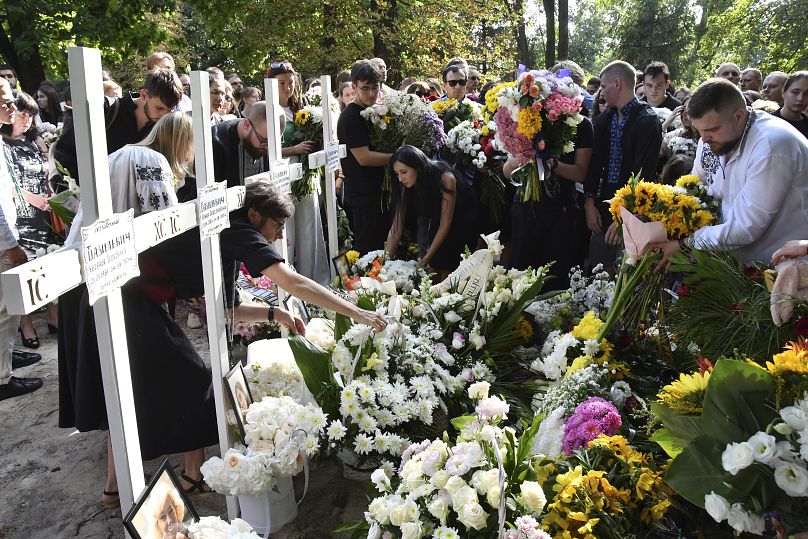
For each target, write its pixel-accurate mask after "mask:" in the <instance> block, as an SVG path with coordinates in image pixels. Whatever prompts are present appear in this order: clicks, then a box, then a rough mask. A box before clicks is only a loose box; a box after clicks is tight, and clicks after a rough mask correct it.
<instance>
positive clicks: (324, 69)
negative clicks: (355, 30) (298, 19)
mask: <svg viewBox="0 0 808 539" xmlns="http://www.w3.org/2000/svg"><path fill="white" fill-rule="evenodd" d="M336 12H337V10H336V9H335V8H334V4H332V3H331V2H323V38H322V39H321V40H320V47H321V48H322V50H323V55H322V60H321V61H320V74H321V75H331V76H332V77H335V76H336V75H337V71H339V67H340V66H339V65H337V64H336V62H335V61H334V55H333V54H331V52H332V51H334V49H336V47H337V39H336V38H335V37H334V28H333V27H334V19H335V18H336ZM338 89H339V88H332V90H338Z"/></svg>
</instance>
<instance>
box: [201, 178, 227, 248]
mask: <svg viewBox="0 0 808 539" xmlns="http://www.w3.org/2000/svg"><path fill="white" fill-rule="evenodd" d="M226 228H230V213H229V211H228V209H227V184H226V183H225V182H218V183H211V184H210V185H207V186H205V187H203V188H202V189H200V190H199V235H200V237H201V238H202V239H203V240H204V239H205V238H210V237H211V236H215V235H216V234H218V233H219V232H221V231H222V230H224V229H226Z"/></svg>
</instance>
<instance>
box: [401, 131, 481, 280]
mask: <svg viewBox="0 0 808 539" xmlns="http://www.w3.org/2000/svg"><path fill="white" fill-rule="evenodd" d="M390 172H391V176H394V177H396V178H398V181H394V182H392V190H393V225H392V226H391V227H390V232H389V233H388V234H387V255H388V256H390V257H394V256H395V254H396V251H397V250H398V245H399V242H400V241H401V237H402V235H403V234H404V229H405V228H407V217H408V214H409V215H410V216H411V217H414V218H415V219H416V222H417V224H416V230H417V238H418V247H419V257H420V263H421V265H423V266H430V267H432V268H433V269H434V270H436V271H437V272H438V276H439V278H444V277H445V276H446V275H448V274H449V273H450V272H451V271H452V270H454V269H455V268H457V266H458V265H459V264H460V254H461V253H462V252H463V250H464V249H465V248H466V246H468V247H470V248H471V247H473V246H474V244H475V238H474V236H473V230H475V226H474V221H475V220H476V217H477V216H476V213H477V212H476V207H477V205H476V204H475V203H474V194H473V190H472V187H471V186H470V185H468V184H466V183H465V182H464V181H463V180H462V178H461V176H460V174H458V173H457V171H456V170H455V169H453V168H452V167H451V166H450V165H448V164H447V163H444V162H443V161H433V160H432V159H429V158H428V157H427V156H426V155H424V152H422V151H421V150H419V149H418V148H416V147H415V146H410V145H404V146H402V147H401V148H399V149H398V150H396V151H395V152H393V156H392V157H391V158H390ZM410 212H412V213H410Z"/></svg>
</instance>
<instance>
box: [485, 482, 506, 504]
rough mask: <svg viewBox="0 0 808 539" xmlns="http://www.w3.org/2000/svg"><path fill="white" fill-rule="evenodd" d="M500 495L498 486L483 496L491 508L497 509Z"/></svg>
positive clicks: (500, 491)
mask: <svg viewBox="0 0 808 539" xmlns="http://www.w3.org/2000/svg"><path fill="white" fill-rule="evenodd" d="M501 494H502V490H500V488H499V485H494V486H493V487H491V488H490V489H489V490H488V492H487V493H486V494H485V500H486V501H487V502H488V505H490V506H491V507H499V497H500V495H501Z"/></svg>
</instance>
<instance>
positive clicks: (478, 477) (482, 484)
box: [471, 468, 499, 494]
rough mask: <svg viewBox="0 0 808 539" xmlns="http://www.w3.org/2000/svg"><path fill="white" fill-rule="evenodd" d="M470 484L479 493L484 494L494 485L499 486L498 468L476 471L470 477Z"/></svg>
mask: <svg viewBox="0 0 808 539" xmlns="http://www.w3.org/2000/svg"><path fill="white" fill-rule="evenodd" d="M471 485H472V486H474V487H475V488H476V489H477V492H478V493H480V494H485V493H486V492H488V491H489V490H491V487H493V486H494V485H497V486H499V469H498V468H491V469H490V470H486V471H482V470H479V471H476V472H474V475H473V476H472V477H471Z"/></svg>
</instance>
